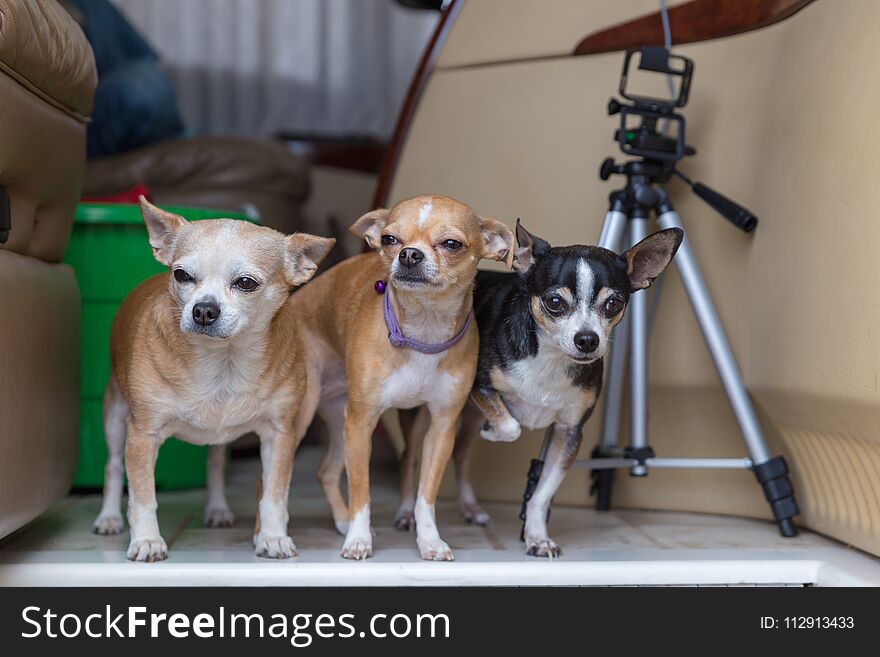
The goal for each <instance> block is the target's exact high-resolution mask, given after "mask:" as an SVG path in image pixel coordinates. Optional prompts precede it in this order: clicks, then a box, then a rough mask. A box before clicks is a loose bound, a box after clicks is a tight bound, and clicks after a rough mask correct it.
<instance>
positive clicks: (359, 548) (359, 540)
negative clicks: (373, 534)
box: [342, 537, 373, 561]
mask: <svg viewBox="0 0 880 657" xmlns="http://www.w3.org/2000/svg"><path fill="white" fill-rule="evenodd" d="M372 556H373V539H372V538H363V537H354V538H351V539H348V538H346V539H345V543H344V544H343V546H342V557H343V558H344V559H354V560H355V561H362V560H363V559H369V558H370V557H372Z"/></svg>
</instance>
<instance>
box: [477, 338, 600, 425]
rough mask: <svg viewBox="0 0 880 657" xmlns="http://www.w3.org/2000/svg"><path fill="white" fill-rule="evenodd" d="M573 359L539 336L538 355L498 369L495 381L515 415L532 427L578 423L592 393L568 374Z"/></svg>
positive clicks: (521, 422) (494, 383)
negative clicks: (506, 368)
mask: <svg viewBox="0 0 880 657" xmlns="http://www.w3.org/2000/svg"><path fill="white" fill-rule="evenodd" d="M570 365H571V360H570V359H569V358H568V356H566V355H565V354H563V353H562V352H561V351H559V349H557V348H555V347H554V346H553V345H552V344H551V343H550V342H549V341H548V340H545V339H539V342H538V353H537V355H535V356H532V357H529V358H525V359H523V360H520V361H517V362H515V363H514V364H513V365H512V367H510V369H509V370H507V372H505V373H501V371H500V370H495V372H494V373H493V376H492V384H493V385H494V386H495V388H496V389H497V390H498V391H499V392H500V393H501V396H502V397H503V398H504V401H505V403H506V404H507V406H508V408H509V409H510V412H511V414H512V415H513V417H515V418H516V419H517V421H518V422H519V423H520V424H521V425H523V426H525V427H528V428H529V429H544V428H546V427H548V426H550V425H551V424H553V423H554V422H559V423H563V424H576V423H578V422H580V420H581V418H582V417H583V414H584V412H585V411H586V408H585V407H586V404H587V401H588V400H589V398H590V397H591V395H590V394H589V393H587V392H585V391H584V390H583V389H581V388H580V387H578V386H577V385H575V384H574V382H573V381H572V380H571V378H570V377H569V375H568V371H567V370H568V368H569V367H570Z"/></svg>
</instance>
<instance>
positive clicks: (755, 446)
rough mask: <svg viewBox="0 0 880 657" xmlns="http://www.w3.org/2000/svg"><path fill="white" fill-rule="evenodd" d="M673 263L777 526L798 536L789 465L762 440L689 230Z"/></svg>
mask: <svg viewBox="0 0 880 657" xmlns="http://www.w3.org/2000/svg"><path fill="white" fill-rule="evenodd" d="M657 223H658V224H659V225H660V226H661V228H682V227H683V226H682V224H681V218H680V217H679V216H678V213H677V212H675V211H674V210H669V211H667V212H664V213H662V214H661V215H660V216H659V217H657ZM673 263H674V264H675V265H676V267H677V268H678V272H679V274H680V275H681V280H682V283H684V287H685V290H686V291H687V294H688V298H689V299H690V302H691V306H692V307H693V309H694V314H695V315H696V317H697V321H698V322H699V324H700V329H701V330H702V331H703V337H704V338H705V340H706V344H707V345H708V347H709V351H710V352H711V354H712V359H713V360H714V361H715V367H716V368H717V369H718V374H719V376H720V378H721V383H722V384H723V385H724V390H725V392H726V393H727V398H728V400H729V401H730V406H731V408H732V409H733V413H734V415H735V416H736V421H737V423H738V424H739V429H740V432H741V433H742V435H743V439H744V440H745V443H746V448H747V449H748V452H749V457H750V458H751V459H752V463H753V464H754V467H753V470H754V472H755V476H756V477H757V478H758V482H759V483H760V484H761V486H762V488H763V489H764V495H765V497H766V498H767V501H768V502H769V503H770V508H771V509H772V510H773V517H774V518H775V519H776V522H777V523H778V524H779V531H780V533H781V534H782V535H783V536H795V535H796V534H797V530H796V529H795V526H794V521H793V520H792V519H793V518H794V516H796V515H797V514H798V507H797V502H796V501H795V499H794V491H793V489H792V486H791V482H790V481H789V478H788V466H787V465H786V463H785V460H784V459H783V458H782V457H781V456H776V457H771V456H770V450H769V449H768V447H767V442H766V440H764V434H763V432H762V431H761V425H760V424H759V423H758V418H757V415H756V414H755V409H754V407H753V406H752V401H751V399H750V398H749V393H748V391H747V390H746V387H745V384H744V382H743V378H742V374H741V373H740V370H739V366H738V365H737V363H736V358H735V357H734V355H733V351H732V350H731V348H730V344H729V343H728V341H727V336H726V335H725V333H724V328H723V327H722V325H721V320H720V319H719V318H718V313H717V312H716V310H715V305H714V304H713V303H712V297H711V296H710V295H709V291H708V289H707V288H706V284H705V282H704V281H703V277H702V275H701V274H700V270H699V267H698V266H697V260H696V258H695V257H694V253H693V251H692V250H691V247H690V243H689V242H688V239H687V236H685V238H684V241H683V242H682V244H681V246H680V247H679V249H678V253H677V254H676V256H675V259H674V260H673Z"/></svg>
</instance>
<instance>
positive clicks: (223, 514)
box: [205, 445, 235, 527]
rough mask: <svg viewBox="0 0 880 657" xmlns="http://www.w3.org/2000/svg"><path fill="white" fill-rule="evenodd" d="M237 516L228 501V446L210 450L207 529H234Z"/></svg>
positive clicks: (214, 446) (214, 447) (206, 513)
mask: <svg viewBox="0 0 880 657" xmlns="http://www.w3.org/2000/svg"><path fill="white" fill-rule="evenodd" d="M234 520H235V516H233V515H232V509H230V508H229V502H227V501H226V445H211V446H210V447H209V448H208V503H207V504H205V527H232V523H233V522H234Z"/></svg>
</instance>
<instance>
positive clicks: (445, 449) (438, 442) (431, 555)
mask: <svg viewBox="0 0 880 657" xmlns="http://www.w3.org/2000/svg"><path fill="white" fill-rule="evenodd" d="M458 410H459V409H458V408H456V409H455V410H454V411H453V410H450V409H448V408H446V409H443V410H439V411H437V410H434V409H431V426H430V427H429V428H428V433H427V435H426V436H425V445H424V448H423V450H422V473H421V477H420V479H419V492H418V495H417V497H416V507H415V518H416V543H417V544H418V546H419V553H421V555H422V559H426V560H428V561H452V560H453V559H454V558H455V557H454V556H453V554H452V550H451V549H450V548H449V546H448V545H447V544H446V542H445V541H444V540H443V539H442V538H440V532H439V531H438V530H437V519H436V516H435V513H434V505H435V503H436V501H437V491H438V490H439V489H440V482H441V481H442V479H443V472H444V471H445V470H446V464H447V463H448V462H449V457H450V456H451V455H452V448H453V446H454V444H455V420H456V419H457V417H458Z"/></svg>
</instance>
